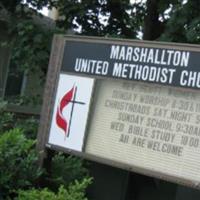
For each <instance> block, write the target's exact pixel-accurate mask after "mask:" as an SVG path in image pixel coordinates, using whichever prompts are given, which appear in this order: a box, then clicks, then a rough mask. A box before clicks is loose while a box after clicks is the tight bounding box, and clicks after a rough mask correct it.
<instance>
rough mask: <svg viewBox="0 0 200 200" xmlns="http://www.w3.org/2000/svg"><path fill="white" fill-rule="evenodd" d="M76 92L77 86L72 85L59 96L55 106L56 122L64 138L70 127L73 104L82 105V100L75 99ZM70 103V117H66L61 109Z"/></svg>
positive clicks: (68, 133) (67, 134) (67, 135)
mask: <svg viewBox="0 0 200 200" xmlns="http://www.w3.org/2000/svg"><path fill="white" fill-rule="evenodd" d="M76 94H77V86H75V84H74V86H73V87H72V88H71V89H70V90H69V91H68V92H67V93H66V94H64V96H63V97H62V98H61V100H60V102H59V105H58V106H57V112H56V124H57V126H58V127H59V128H60V129H62V130H63V131H64V134H65V139H66V138H67V137H69V135H70V127H71V123H72V117H73V111H74V106H75V104H81V105H84V104H85V103H84V102H80V101H76ZM70 103H71V104H72V107H71V112H70V118H69V119H67V118H65V116H64V115H63V110H64V108H66V107H67V106H68V105H69V104H70Z"/></svg>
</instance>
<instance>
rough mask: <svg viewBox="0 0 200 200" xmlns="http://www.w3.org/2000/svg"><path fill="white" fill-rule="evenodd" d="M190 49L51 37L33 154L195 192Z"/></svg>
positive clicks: (198, 167) (194, 62)
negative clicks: (50, 152) (51, 154)
mask: <svg viewBox="0 0 200 200" xmlns="http://www.w3.org/2000/svg"><path fill="white" fill-rule="evenodd" d="M199 57H200V49H199V47H198V46H194V45H187V44H174V43H157V42H145V41H134V40H114V39H109V40H108V39H102V38H92V37H90V38H89V37H75V36H74V37H73V36H55V38H54V42H53V48H52V54H51V59H50V64H49V73H48V78H47V85H46V90H45V98H44V105H43V110H42V115H41V126H40V130H39V134H38V149H39V150H40V151H43V150H44V149H45V148H47V149H48V148H50V149H54V150H58V151H63V152H68V153H69V152H70V153H72V154H74V155H79V156H82V157H84V158H86V159H90V160H94V161H97V162H101V163H105V164H109V165H113V166H116V167H120V168H123V169H127V170H130V171H134V172H138V173H142V174H146V175H149V176H153V177H158V178H161V179H165V180H169V181H172V182H178V183H181V184H184V185H188V186H191V187H196V188H199V183H200V161H199V155H200V93H199V92H198V89H199V88H200V70H199V67H200V61H199Z"/></svg>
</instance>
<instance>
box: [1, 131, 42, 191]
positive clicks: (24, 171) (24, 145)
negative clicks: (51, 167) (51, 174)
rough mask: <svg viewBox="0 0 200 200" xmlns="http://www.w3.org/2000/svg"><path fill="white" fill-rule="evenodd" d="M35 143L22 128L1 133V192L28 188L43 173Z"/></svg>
mask: <svg viewBox="0 0 200 200" xmlns="http://www.w3.org/2000/svg"><path fill="white" fill-rule="evenodd" d="M34 145H35V141H34V140H31V139H27V138H26V137H25V136H24V134H23V131H22V130H20V129H11V130H10V131H8V132H5V133H3V134H1V135H0V193H3V194H4V195H8V194H10V193H12V192H13V191H15V190H17V189H19V188H27V187H28V186H31V185H32V184H33V183H34V182H35V181H36V180H37V179H38V177H39V176H40V175H41V173H42V171H41V170H40V169H39V168H38V167H37V165H36V161H37V155H36V152H35V150H34V148H33V147H34Z"/></svg>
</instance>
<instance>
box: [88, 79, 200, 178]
mask: <svg viewBox="0 0 200 200" xmlns="http://www.w3.org/2000/svg"><path fill="white" fill-rule="evenodd" d="M97 94H98V95H97V97H96V98H95V99H94V102H95V109H94V111H93V116H92V118H91V121H90V127H89V133H88V139H87V143H86V153H89V154H92V155H94V156H97V157H99V158H102V159H108V160H112V161H115V162H117V163H123V164H125V165H127V166H132V167H136V168H141V169H145V170H149V171H151V172H152V171H153V172H156V173H159V172H160V173H162V174H163V173H164V174H165V175H168V176H172V177H177V178H181V179H182V180H183V179H185V180H188V181H192V180H193V181H199V180H200V159H198V158H199V156H200V94H199V93H197V92H196V91H187V92H185V91H184V90H181V89H176V88H169V87H164V86H154V85H150V84H149V85H148V84H142V83H128V82H123V81H121V82H120V81H110V80H108V81H101V82H100V83H99V85H98V92H97Z"/></svg>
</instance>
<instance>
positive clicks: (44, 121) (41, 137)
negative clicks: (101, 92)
mask: <svg viewBox="0 0 200 200" xmlns="http://www.w3.org/2000/svg"><path fill="white" fill-rule="evenodd" d="M68 41H75V42H87V43H97V44H118V45H130V44H134V45H137V46H140V47H148V48H167V49H174V50H180V49H181V50H187V51H194V52H200V48H199V46H198V45H190V44H180V43H178V44H177V43H163V42H150V41H139V40H122V39H105V38H97V37H83V36H66V35H55V36H54V39H53V44H52V50H51V56H50V61H49V67H48V74H47V80H46V86H45V92H44V98H43V106H42V111H41V118H40V126H39V130H38V136H37V150H38V152H39V156H40V165H42V164H43V162H44V159H45V158H46V157H47V156H48V149H52V150H56V151H62V152H65V153H70V154H72V155H76V156H79V157H82V158H84V159H88V160H93V161H96V162H99V163H103V164H107V165H111V166H114V167H117V168H122V169H124V170H128V171H133V172H136V173H140V174H143V175H147V176H150V177H155V178H159V179H163V180H166V181H170V182H174V183H177V184H181V185H185V186H189V187H192V188H195V189H200V181H199V182H195V181H188V180H187V179H184V178H177V177H176V176H171V175H167V174H165V173H161V172H156V171H154V170H153V169H152V170H149V169H148V170H147V169H145V168H142V167H137V166H133V165H127V164H124V163H122V162H116V161H112V160H109V159H105V158H100V157H97V156H94V155H91V154H88V153H86V152H85V148H84V147H85V142H86V139H87V133H86V135H85V137H84V144H83V152H78V151H75V150H71V149H66V148H63V147H60V146H56V145H51V144H49V143H48V138H49V132H50V126H51V118H52V114H53V109H52V108H53V105H54V101H55V95H56V88H57V84H58V80H59V74H60V72H61V67H62V63H63V57H64V48H65V44H66V42H68ZM67 74H71V75H76V74H75V73H68V72H67ZM77 75H78V76H83V77H92V78H95V79H110V77H102V76H101V77H99V76H96V75H87V74H77ZM113 79H114V78H113ZM127 81H129V82H133V81H131V80H127ZM153 84H155V83H153ZM155 85H158V84H155ZM94 87H95V86H94ZM166 87H168V88H169V87H172V86H166ZM173 87H174V86H173ZM180 90H187V91H188V90H192V91H194V89H191V88H187V89H182V88H180ZM196 92H198V90H196ZM91 101H93V99H91ZM92 106H94V105H92ZM89 119H90V113H89V116H88V120H89ZM87 130H88V123H87V125H86V132H87Z"/></svg>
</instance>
